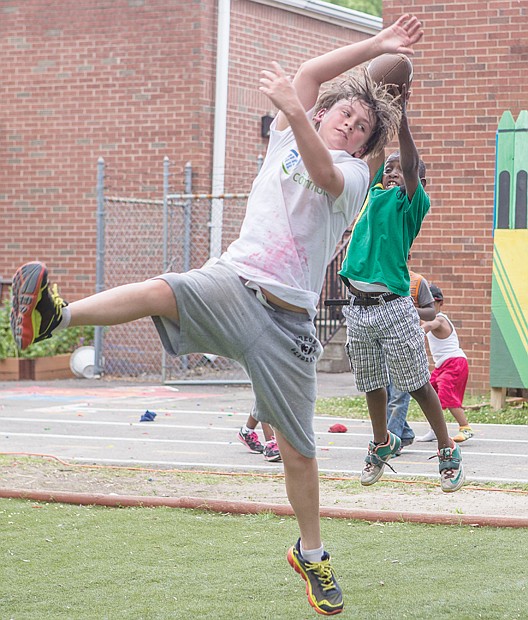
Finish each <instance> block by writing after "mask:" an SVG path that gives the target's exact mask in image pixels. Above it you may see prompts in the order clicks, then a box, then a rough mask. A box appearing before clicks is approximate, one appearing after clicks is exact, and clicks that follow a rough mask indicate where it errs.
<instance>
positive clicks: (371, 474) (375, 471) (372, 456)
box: [360, 431, 401, 487]
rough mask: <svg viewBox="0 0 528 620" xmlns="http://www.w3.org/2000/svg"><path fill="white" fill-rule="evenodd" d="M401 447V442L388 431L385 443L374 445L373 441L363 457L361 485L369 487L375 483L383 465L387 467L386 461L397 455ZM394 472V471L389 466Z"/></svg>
mask: <svg viewBox="0 0 528 620" xmlns="http://www.w3.org/2000/svg"><path fill="white" fill-rule="evenodd" d="M400 445H401V440H400V438H399V437H398V436H397V435H394V433H391V432H390V431H388V433H387V441H386V442H385V443H380V444H378V445H376V444H375V443H374V442H373V441H371V442H370V443H369V447H368V453H367V456H366V457H365V467H363V471H362V472H361V478H360V481H361V484H362V485H363V486H366V487H368V486H370V485H371V484H374V483H375V482H377V481H378V480H379V479H380V478H381V476H382V475H383V470H384V469H385V465H389V463H388V461H389V460H390V459H391V458H392V457H394V456H396V455H397V453H398V451H399V449H400ZM389 467H390V468H391V469H392V470H393V471H394V469H393V468H392V467H391V466H390V465H389Z"/></svg>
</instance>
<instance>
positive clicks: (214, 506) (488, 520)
mask: <svg viewBox="0 0 528 620" xmlns="http://www.w3.org/2000/svg"><path fill="white" fill-rule="evenodd" d="M0 497H1V498H5V499H28V500H33V501H37V502H58V503H63V504H78V505H85V506H108V507H133V506H138V507H144V508H154V507H160V506H165V507H168V508H188V509H196V510H210V511H213V512H227V513H231V514H259V513H263V512H268V513H269V512H271V513H273V514H275V515H277V516H295V515H294V512H293V510H292V508H291V506H289V505H283V504H264V503H262V502H236V501H227V500H217V499H204V498H200V497H148V496H142V495H104V494H100V493H98V494H91V493H70V492H65V491H25V490H16V489H13V490H9V489H0ZM320 513H321V517H323V518H333V519H350V520H354V521H382V522H385V523H393V522H399V523H427V524H432V525H470V526H475V527H513V528H521V527H528V517H499V516H492V515H450V514H439V513H420V512H396V511H390V510H366V509H361V508H356V509H354V510H349V509H345V508H330V507H321V510H320Z"/></svg>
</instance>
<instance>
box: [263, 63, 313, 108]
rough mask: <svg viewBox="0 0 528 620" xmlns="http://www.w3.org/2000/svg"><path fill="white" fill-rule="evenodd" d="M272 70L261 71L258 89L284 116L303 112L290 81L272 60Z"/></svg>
mask: <svg viewBox="0 0 528 620" xmlns="http://www.w3.org/2000/svg"><path fill="white" fill-rule="evenodd" d="M272 66H273V70H270V69H268V70H264V71H262V77H261V78H260V87H259V90H260V91H261V92H263V93H264V94H265V95H266V96H267V97H268V98H269V99H270V100H271V102H272V103H273V104H274V105H275V106H276V107H277V108H278V109H279V110H281V111H282V112H283V113H284V114H285V115H286V117H288V116H290V115H291V114H294V113H296V112H301V113H303V114H304V108H303V106H302V104H301V102H300V100H299V97H298V96H297V91H296V90H295V88H294V86H293V84H292V81H291V79H290V77H289V76H288V75H286V73H285V71H284V70H283V68H282V67H281V66H280V65H279V63H278V62H272Z"/></svg>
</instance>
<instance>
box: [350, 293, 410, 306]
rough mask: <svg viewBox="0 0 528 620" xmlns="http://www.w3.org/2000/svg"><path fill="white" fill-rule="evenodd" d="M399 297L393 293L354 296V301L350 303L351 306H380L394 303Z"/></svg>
mask: <svg viewBox="0 0 528 620" xmlns="http://www.w3.org/2000/svg"><path fill="white" fill-rule="evenodd" d="M399 297H401V295H396V294H395V293H381V294H379V293H378V294H372V293H370V294H366V295H361V296H359V295H358V296H357V297H356V296H354V299H353V300H352V301H351V302H350V304H351V305H352V306H380V305H381V304H382V303H387V302H389V301H394V300H395V299H398V298H399Z"/></svg>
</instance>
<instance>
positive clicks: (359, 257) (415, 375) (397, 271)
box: [340, 87, 464, 493]
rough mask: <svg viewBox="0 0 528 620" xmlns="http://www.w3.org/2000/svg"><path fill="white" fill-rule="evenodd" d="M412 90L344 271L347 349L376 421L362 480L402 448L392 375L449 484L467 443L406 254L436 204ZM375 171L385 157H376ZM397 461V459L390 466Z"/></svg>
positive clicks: (457, 478) (369, 480)
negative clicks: (416, 412)
mask: <svg viewBox="0 0 528 620" xmlns="http://www.w3.org/2000/svg"><path fill="white" fill-rule="evenodd" d="M407 99H408V96H407V90H406V89H405V87H403V89H402V93H401V104H402V120H401V124H400V128H399V132H398V141H399V146H400V150H399V151H396V152H394V153H392V154H391V155H389V157H388V158H387V160H386V161H385V164H384V165H381V166H380V167H379V170H378V171H377V173H376V175H375V176H374V180H373V182H372V184H371V187H370V191H369V194H368V196H367V198H366V200H365V203H364V205H363V207H362V209H361V211H360V213H359V215H358V218H357V220H356V223H355V225H354V228H353V230H352V235H351V238H350V243H349V246H348V250H347V255H346V257H345V260H344V262H343V266H342V269H341V271H340V275H341V276H342V278H343V279H344V281H345V283H346V284H347V286H348V289H349V291H350V293H351V298H350V305H349V306H347V307H345V308H344V309H343V314H344V315H345V317H346V322H347V344H346V348H347V353H348V357H349V359H350V365H351V367H352V370H353V371H354V373H355V375H356V382H357V387H358V389H359V390H361V391H363V392H365V393H366V399H367V406H368V409H369V415H370V419H371V422H372V430H373V434H374V438H373V441H371V442H370V443H369V447H368V453H367V456H366V457H365V466H364V468H363V471H362V472H361V484H363V485H366V486H368V485H371V484H374V483H375V482H377V481H378V480H379V479H380V477H381V476H382V474H383V470H384V468H385V465H386V464H387V462H388V461H389V459H390V458H392V457H393V456H394V455H395V454H396V453H397V452H398V450H399V448H400V439H399V437H397V436H396V435H394V434H393V433H391V432H389V431H388V430H387V414H386V412H387V391H386V386H387V385H388V384H389V380H390V379H389V377H390V378H391V379H392V381H393V383H394V385H395V386H396V387H397V388H398V389H399V390H401V391H404V392H409V393H410V394H411V396H412V397H413V398H414V399H415V400H416V401H417V402H418V404H419V405H420V407H421V409H422V411H423V412H424V414H425V416H426V418H427V420H428V421H429V423H430V425H431V427H432V428H433V430H434V431H435V433H436V437H437V439H438V459H439V469H440V480H441V487H442V490H443V491H445V492H447V493H449V492H453V491H457V490H458V489H459V488H460V487H461V486H462V485H463V483H464V470H463V467H462V455H461V451H460V448H459V447H458V446H456V445H455V443H454V442H453V441H452V440H451V439H450V437H449V434H448V431H447V426H446V423H445V419H444V415H443V411H442V406H441V404H440V401H439V400H438V396H437V394H436V392H435V391H434V389H433V388H432V386H431V383H430V381H429V379H430V375H429V365H428V360H427V353H426V350H425V339H424V333H423V330H422V329H421V328H420V321H419V318H418V315H417V312H416V308H415V307H414V304H413V301H412V298H411V296H410V288H409V284H410V278H409V270H408V268H407V256H408V254H409V251H410V248H411V245H412V243H413V241H414V239H415V238H416V236H417V235H418V233H419V231H420V227H421V225H422V221H423V219H424V217H425V216H426V214H427V212H428V211H429V207H430V201H429V196H428V195H427V194H426V192H425V189H424V186H425V165H424V163H423V162H422V161H421V160H420V157H419V154H418V151H417V149H416V145H415V144H414V140H413V138H412V135H411V131H410V129H409V124H408V119H407V113H406V108H407ZM370 163H371V170H376V169H377V167H378V166H379V165H380V164H383V162H382V161H379V160H377V161H373V162H370ZM389 467H390V465H389Z"/></svg>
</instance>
